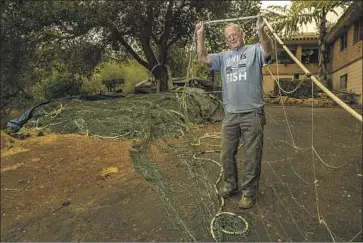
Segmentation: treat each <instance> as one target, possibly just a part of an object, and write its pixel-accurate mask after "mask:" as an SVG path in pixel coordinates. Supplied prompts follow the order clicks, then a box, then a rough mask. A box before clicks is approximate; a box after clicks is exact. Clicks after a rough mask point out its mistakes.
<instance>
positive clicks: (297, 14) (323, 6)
mask: <svg viewBox="0 0 363 243" xmlns="http://www.w3.org/2000/svg"><path fill="white" fill-rule="evenodd" d="M351 3H352V1H345V0H332V1H297V0H292V1H291V7H290V8H287V7H286V6H285V7H281V6H271V7H270V8H272V9H274V10H278V11H280V12H282V13H284V14H285V15H286V17H285V18H281V16H279V17H277V18H276V19H274V20H273V22H274V25H275V29H276V31H282V33H283V34H284V35H285V36H291V35H292V34H295V33H297V32H298V30H299V27H300V26H302V25H306V24H308V23H314V22H315V24H316V25H317V28H318V30H319V31H318V32H319V62H318V63H319V79H320V80H321V81H322V83H323V84H324V85H325V86H327V87H328V88H330V89H331V88H332V84H331V83H328V79H327V60H328V55H327V43H326V38H327V27H329V26H328V24H327V19H326V17H327V14H328V13H329V12H332V13H335V14H337V13H336V11H335V10H336V8H337V7H341V8H343V9H346V8H347V7H349V5H350V4H351Z"/></svg>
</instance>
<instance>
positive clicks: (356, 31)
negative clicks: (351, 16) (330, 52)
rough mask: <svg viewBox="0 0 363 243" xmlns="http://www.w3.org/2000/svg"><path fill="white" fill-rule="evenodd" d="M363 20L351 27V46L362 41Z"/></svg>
mask: <svg viewBox="0 0 363 243" xmlns="http://www.w3.org/2000/svg"><path fill="white" fill-rule="evenodd" d="M362 22H363V20H359V21H355V22H354V27H353V45H354V44H355V43H357V42H358V41H360V40H362V39H363V26H362V25H363V23H362Z"/></svg>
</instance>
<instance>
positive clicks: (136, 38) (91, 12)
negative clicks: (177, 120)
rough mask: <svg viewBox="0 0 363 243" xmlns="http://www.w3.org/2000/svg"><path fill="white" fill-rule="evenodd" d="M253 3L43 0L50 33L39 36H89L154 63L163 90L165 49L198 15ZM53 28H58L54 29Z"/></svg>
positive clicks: (186, 36) (183, 38)
mask: <svg viewBox="0 0 363 243" xmlns="http://www.w3.org/2000/svg"><path fill="white" fill-rule="evenodd" d="M258 4H259V2H257V1H241V0H240V1H213V2H211V1H200V0H182V1H160V0H154V1H147V0H141V1H77V2H72V1H70V2H47V3H45V4H44V11H46V12H47V14H46V15H51V16H52V17H53V20H54V23H52V25H50V26H49V27H51V28H49V30H50V31H51V32H53V33H51V34H49V33H48V34H46V35H45V36H48V37H49V36H53V38H56V39H59V40H60V39H70V38H72V36H86V35H88V36H93V38H94V41H95V42H97V43H99V46H103V47H105V48H106V49H108V50H109V52H110V54H111V55H113V56H114V57H117V56H118V55H120V54H125V53H126V54H127V55H129V56H131V57H132V58H134V59H135V60H136V61H137V62H138V63H140V64H141V65H142V66H144V67H145V68H147V69H148V70H152V69H153V68H154V67H155V66H157V65H159V66H158V68H155V71H154V73H153V74H154V76H155V78H156V79H159V80H161V87H160V88H161V90H162V91H163V90H167V88H168V86H167V79H168V75H167V68H166V66H165V65H167V64H168V62H169V60H168V51H169V49H170V47H171V46H172V45H174V44H175V43H176V42H178V43H179V44H183V43H184V44H185V43H186V42H187V41H190V40H191V39H192V38H191V37H192V33H193V31H194V27H195V24H196V22H197V20H198V18H199V19H206V18H223V17H225V16H227V15H228V13H236V14H237V12H238V11H239V10H241V9H249V8H250V7H251V6H254V8H255V9H258V8H257V6H258ZM236 6H239V7H238V8H236ZM221 10H222V11H221ZM55 30H58V31H59V32H60V33H59V34H58V35H54V31H55ZM95 37H96V38H95Z"/></svg>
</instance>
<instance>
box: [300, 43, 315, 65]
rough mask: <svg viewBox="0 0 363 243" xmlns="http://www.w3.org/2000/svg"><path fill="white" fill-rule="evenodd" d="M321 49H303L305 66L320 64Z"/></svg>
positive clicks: (302, 58) (302, 54)
mask: <svg viewBox="0 0 363 243" xmlns="http://www.w3.org/2000/svg"><path fill="white" fill-rule="evenodd" d="M318 60H319V49H318V47H303V49H302V53H301V61H302V63H303V64H309V63H318Z"/></svg>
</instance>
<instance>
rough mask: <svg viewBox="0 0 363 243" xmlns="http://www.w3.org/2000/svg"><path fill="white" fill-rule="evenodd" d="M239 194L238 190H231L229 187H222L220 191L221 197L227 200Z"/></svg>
mask: <svg viewBox="0 0 363 243" xmlns="http://www.w3.org/2000/svg"><path fill="white" fill-rule="evenodd" d="M237 192H238V189H231V188H228V187H222V188H221V189H220V190H219V196H221V197H222V198H224V199H226V198H229V197H231V196H233V195H235V194H236V193H237Z"/></svg>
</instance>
